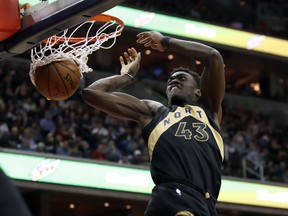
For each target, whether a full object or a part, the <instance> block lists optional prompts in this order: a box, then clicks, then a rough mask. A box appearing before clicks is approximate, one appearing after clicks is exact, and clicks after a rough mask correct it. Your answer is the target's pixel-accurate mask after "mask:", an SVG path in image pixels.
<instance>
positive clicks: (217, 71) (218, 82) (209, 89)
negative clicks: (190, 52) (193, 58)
mask: <svg viewBox="0 0 288 216" xmlns="http://www.w3.org/2000/svg"><path fill="white" fill-rule="evenodd" d="M213 55H214V56H213V57H212V59H211V61H210V62H209V64H208V65H206V66H205V68H204V71H203V73H202V76H201V84H200V85H201V92H202V97H203V99H204V100H205V101H206V102H207V104H208V106H209V108H210V110H211V111H212V112H216V113H217V112H218V111H220V107H221V102H222V100H223V97H224V94H225V71H224V63H223V59H222V56H221V55H220V54H219V53H218V52H216V53H214V54H213Z"/></svg>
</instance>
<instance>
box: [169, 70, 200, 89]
mask: <svg viewBox="0 0 288 216" xmlns="http://www.w3.org/2000/svg"><path fill="white" fill-rule="evenodd" d="M178 71H183V72H185V73H188V74H190V75H191V76H192V77H193V78H194V80H195V82H196V84H197V85H198V86H200V78H201V77H200V76H199V74H198V73H196V72H195V71H192V70H191V69H189V68H184V67H177V68H174V69H173V70H172V71H171V75H172V74H174V73H176V72H178Z"/></svg>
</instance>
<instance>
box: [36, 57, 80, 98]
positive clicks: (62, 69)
mask: <svg viewBox="0 0 288 216" xmlns="http://www.w3.org/2000/svg"><path fill="white" fill-rule="evenodd" d="M80 80H81V72H80V70H79V67H78V65H77V64H76V63H75V62H74V61H70V60H62V61H54V62H51V63H50V64H47V65H43V66H39V67H37V68H36V69H35V73H34V82H35V86H36V88H37V90H38V91H39V93H40V94H41V95H43V96H44V97H46V98H47V99H48V100H54V101H61V100H66V99H67V98H69V97H71V96H72V95H73V94H74V93H75V92H76V91H77V89H78V88H79V85H80Z"/></svg>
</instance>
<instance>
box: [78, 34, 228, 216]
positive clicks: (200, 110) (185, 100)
mask: <svg viewBox="0 0 288 216" xmlns="http://www.w3.org/2000/svg"><path fill="white" fill-rule="evenodd" d="M137 42H138V43H140V44H143V45H144V46H145V47H151V48H152V49H154V50H159V51H166V50H169V51H177V52H181V53H182V54H186V55H187V56H191V57H192V58H193V59H196V60H199V61H201V62H202V63H203V64H204V65H205V67H204V70H203V72H202V75H201V77H199V76H198V74H197V73H195V72H193V71H190V70H189V69H185V68H178V69H175V70H174V71H173V72H172V74H171V76H170V78H169V79H168V81H167V89H166V93H167V97H168V102H169V107H165V106H163V105H162V104H161V103H159V102H156V101H151V100H139V99H137V98H135V97H133V96H131V95H128V94H124V93H120V92H116V90H117V89H119V88H121V87H124V86H126V85H128V84H130V83H131V82H133V79H134V77H135V76H136V74H137V72H138V70H139V66H140V60H141V54H140V53H137V51H136V50H135V49H134V48H130V49H128V52H124V56H123V57H122V56H121V57H120V63H121V66H122V68H121V74H120V75H116V76H111V77H108V78H103V79H100V80H98V81H96V82H94V83H92V84H91V85H90V86H88V87H87V88H86V89H84V90H83V98H84V100H85V102H86V103H88V104H89V105H91V106H93V107H95V108H97V109H99V110H102V111H104V112H106V113H108V114H109V115H111V116H114V117H116V118H121V119H130V120H133V121H136V122H138V124H139V126H140V127H141V128H142V129H143V131H142V133H143V137H144V140H145V141H146V143H147V147H148V150H149V155H150V161H151V175H152V179H153V181H154V183H155V185H156V186H155V188H154V189H153V191H152V199H151V201H150V202H149V205H148V207H147V209H146V211H145V215H146V216H159V215H165V216H188V215H189V216H192V215H195V216H196V215H197V216H198V215H205V216H206V215H217V212H216V208H215V203H216V200H217V197H218V193H219V190H220V185H221V165H222V160H223V141H222V138H221V135H220V131H219V128H220V122H221V117H222V108H221V102H222V99H223V97H224V91H225V77H224V64H223V59H222V56H221V55H220V53H219V52H218V51H217V50H215V49H213V48H211V47H209V46H206V45H204V44H201V43H197V42H192V41H186V40H180V39H176V38H171V37H167V36H163V35H162V34H161V33H159V32H155V31H148V32H142V33H140V34H138V40H137Z"/></svg>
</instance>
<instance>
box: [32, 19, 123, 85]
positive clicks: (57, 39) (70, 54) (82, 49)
mask: <svg viewBox="0 0 288 216" xmlns="http://www.w3.org/2000/svg"><path fill="white" fill-rule="evenodd" d="M95 22H97V21H95V20H88V21H86V22H84V23H82V24H80V25H79V26H77V27H76V28H75V29H74V30H73V31H72V32H71V33H69V31H68V29H66V30H65V31H64V32H63V34H62V35H60V36H58V35H57V36H56V35H54V36H52V37H50V38H48V39H47V41H46V43H45V44H40V46H39V47H36V48H34V49H32V50H31V61H32V63H31V64H30V72H29V75H30V79H31V81H32V83H33V84H34V85H35V82H34V74H35V70H36V68H37V67H39V66H43V65H47V64H49V63H52V62H55V61H62V60H74V61H75V62H76V63H77V64H78V67H79V70H80V72H81V76H83V75H82V73H87V72H91V71H93V70H92V69H91V68H89V66H88V65H87V61H88V55H89V54H91V53H92V52H94V51H96V50H98V49H100V48H101V49H110V48H111V47H112V46H113V45H114V44H115V42H116V37H117V36H119V35H120V34H119V32H121V31H120V30H119V29H120V28H122V27H123V26H121V25H116V27H115V21H111V22H106V23H105V24H103V25H102V26H101V27H100V28H98V29H96V30H95V28H93V26H94V24H95ZM84 25H88V30H87V33H86V36H85V37H83V38H80V39H81V40H77V42H72V43H71V41H73V38H76V36H77V35H79V33H80V34H81V31H82V30H81V28H83V26H84ZM109 28H112V29H114V31H113V32H112V33H110V32H109V33H107V31H108V29H109ZM115 28H116V30H115ZM93 31H94V32H93ZM91 35H92V36H91ZM109 39H112V42H111V43H110V44H108V45H106V46H103V43H104V42H106V41H108V40H109ZM81 78H82V77H81Z"/></svg>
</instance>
